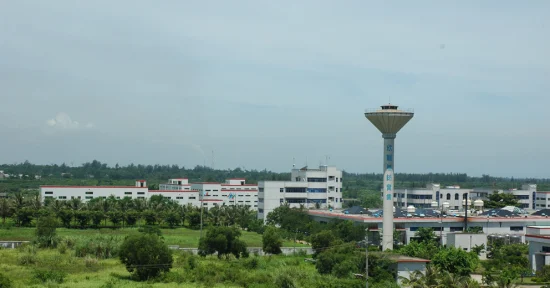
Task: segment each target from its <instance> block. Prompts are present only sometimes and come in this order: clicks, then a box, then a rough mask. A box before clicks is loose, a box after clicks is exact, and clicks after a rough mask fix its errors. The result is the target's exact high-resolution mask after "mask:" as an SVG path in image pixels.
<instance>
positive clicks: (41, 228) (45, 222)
mask: <svg viewBox="0 0 550 288" xmlns="http://www.w3.org/2000/svg"><path fill="white" fill-rule="evenodd" d="M56 228H57V219H56V218H55V217H54V216H43V217H40V218H38V219H37V221H36V230H35V236H36V242H37V243H38V245H39V246H40V247H44V248H52V247H55V245H56V243H57V233H56Z"/></svg>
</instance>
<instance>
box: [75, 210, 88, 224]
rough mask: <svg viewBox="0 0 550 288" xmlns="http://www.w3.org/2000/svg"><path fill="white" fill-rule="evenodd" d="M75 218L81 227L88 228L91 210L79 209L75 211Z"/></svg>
mask: <svg viewBox="0 0 550 288" xmlns="http://www.w3.org/2000/svg"><path fill="white" fill-rule="evenodd" d="M74 218H75V220H76V222H77V223H78V225H79V226H80V228H86V227H87V226H88V223H90V212H88V211H84V210H77V211H75V212H74Z"/></svg>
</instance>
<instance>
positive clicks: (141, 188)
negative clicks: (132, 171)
mask: <svg viewBox="0 0 550 288" xmlns="http://www.w3.org/2000/svg"><path fill="white" fill-rule="evenodd" d="M148 192H149V189H148V188H147V182H145V180H137V181H136V185H135V186H40V197H41V200H42V201H45V200H46V199H58V200H70V199H81V200H82V201H83V202H88V201H89V200H91V199H94V198H104V199H105V198H107V197H109V196H111V195H113V196H115V197H116V198H117V199H121V198H124V197H130V198H132V199H137V198H149V193H148Z"/></svg>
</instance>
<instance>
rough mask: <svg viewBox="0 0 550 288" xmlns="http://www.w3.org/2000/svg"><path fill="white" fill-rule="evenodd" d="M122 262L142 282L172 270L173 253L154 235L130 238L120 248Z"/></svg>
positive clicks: (140, 235)
mask: <svg viewBox="0 0 550 288" xmlns="http://www.w3.org/2000/svg"><path fill="white" fill-rule="evenodd" d="M120 261H121V262H122V263H123V264H124V265H126V270H128V272H130V273H134V275H135V276H136V277H137V278H138V279H139V280H141V281H143V280H148V279H150V278H154V277H157V276H159V275H160V274H161V273H163V272H168V271H169V270H170V268H172V263H173V258H172V251H170V249H168V246H166V244H165V243H164V242H163V241H162V239H161V238H160V237H158V236H157V235H152V234H139V235H132V236H128V237H127V238H126V239H125V240H124V242H123V243H122V245H121V247H120Z"/></svg>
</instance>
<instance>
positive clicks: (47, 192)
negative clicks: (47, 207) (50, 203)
mask: <svg viewBox="0 0 550 288" xmlns="http://www.w3.org/2000/svg"><path fill="white" fill-rule="evenodd" d="M44 194H46V195H51V194H53V191H46V193H44Z"/></svg>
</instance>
